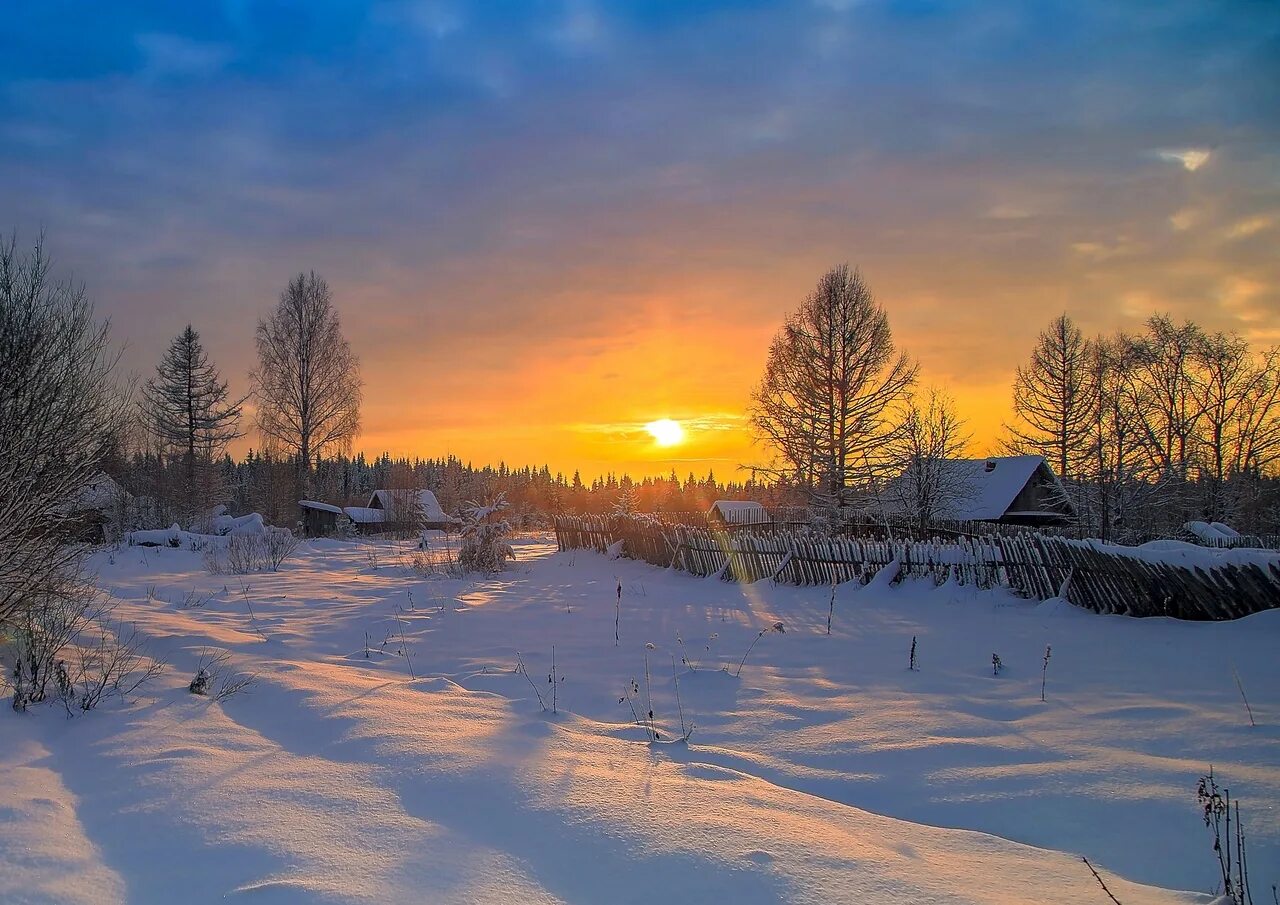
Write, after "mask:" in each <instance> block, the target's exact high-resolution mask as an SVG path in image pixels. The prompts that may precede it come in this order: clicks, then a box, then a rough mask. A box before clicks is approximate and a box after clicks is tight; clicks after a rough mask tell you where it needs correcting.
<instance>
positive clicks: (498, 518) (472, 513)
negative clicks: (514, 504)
mask: <svg viewBox="0 0 1280 905" xmlns="http://www.w3.org/2000/svg"><path fill="white" fill-rule="evenodd" d="M506 497H507V495H506V494H505V493H500V494H498V497H497V499H495V500H494V501H493V502H492V503H489V504H487V505H480V504H479V503H467V504H466V506H465V507H464V508H463V525H462V552H461V553H460V554H459V557H458V559H459V562H461V563H462V567H463V568H464V569H466V570H467V571H468V572H501V571H502V569H503V567H504V566H505V565H506V562H507V560H508V559H515V558H516V554H515V551H514V550H512V549H511V545H510V544H509V543H507V535H509V534H510V533H511V525H510V524H509V523H508V522H507V520H506V519H505V518H503V517H502V515H501V513H502V511H503V510H504V509H506V508H507V499H506Z"/></svg>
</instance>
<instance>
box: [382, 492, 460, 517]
mask: <svg viewBox="0 0 1280 905" xmlns="http://www.w3.org/2000/svg"><path fill="white" fill-rule="evenodd" d="M415 494H416V496H417V506H418V513H419V515H420V516H421V518H422V520H423V521H427V522H445V521H449V517H448V516H447V515H445V514H444V510H443V509H441V508H440V501H439V500H437V499H436V495H435V494H434V493H432V492H431V491H430V490H416V491H415V490H375V491H374V492H373V493H372V494H371V495H370V497H369V505H368V507H367V508H369V509H383V510H386V511H387V512H390V513H394V512H395V508H396V501H397V499H405V498H409V499H412V498H413V495H415Z"/></svg>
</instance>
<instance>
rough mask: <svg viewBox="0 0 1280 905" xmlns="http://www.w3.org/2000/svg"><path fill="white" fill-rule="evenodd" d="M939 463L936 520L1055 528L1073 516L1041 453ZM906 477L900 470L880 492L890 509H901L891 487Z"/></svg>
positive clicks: (895, 487)
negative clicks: (940, 476)
mask: <svg viewBox="0 0 1280 905" xmlns="http://www.w3.org/2000/svg"><path fill="white" fill-rule="evenodd" d="M943 464H944V469H943V474H944V484H945V487H944V489H943V494H942V499H941V500H940V505H939V509H938V513H937V517H938V519H939V520H941V521H955V522H994V523H997V524H1003V525H1026V526H1030V527H1054V526H1061V525H1065V524H1067V523H1069V522H1070V521H1071V520H1072V519H1074V518H1075V516H1076V511H1075V507H1074V506H1072V504H1071V501H1070V500H1069V499H1068V498H1067V494H1066V491H1065V490H1064V489H1063V487H1062V482H1061V481H1059V480H1058V476H1057V475H1056V474H1054V473H1053V469H1052V468H1050V467H1049V463H1048V462H1046V461H1045V459H1044V456H990V457H988V458H985V459H948V460H946V461H945V462H944V463H943ZM905 481H906V475H905V473H904V474H903V475H900V476H899V477H897V478H894V479H893V480H892V481H890V482H889V485H888V487H887V488H886V490H885V493H884V497H885V500H886V506H887V508H889V509H890V510H892V509H900V508H903V506H902V504H901V503H900V502H898V500H899V499H900V497H899V496H898V495H897V494H895V492H894V491H895V489H897V488H900V487H902V483H903V482H905ZM908 495H909V494H908Z"/></svg>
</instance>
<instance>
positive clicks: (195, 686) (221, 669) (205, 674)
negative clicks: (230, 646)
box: [187, 650, 257, 701]
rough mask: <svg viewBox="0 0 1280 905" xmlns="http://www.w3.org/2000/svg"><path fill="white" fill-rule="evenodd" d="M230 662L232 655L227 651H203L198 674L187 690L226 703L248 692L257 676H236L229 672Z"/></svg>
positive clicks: (197, 670) (198, 665)
mask: <svg viewBox="0 0 1280 905" xmlns="http://www.w3.org/2000/svg"><path fill="white" fill-rule="evenodd" d="M230 660H231V655H230V654H228V653H227V652H226V651H220V652H218V653H213V652H212V651H208V650H203V651H201V652H200V661H199V663H197V665H196V674H195V676H194V677H193V678H192V679H191V682H190V683H189V684H188V685H187V690H188V691H189V692H191V693H192V694H198V695H200V696H202V697H207V698H209V699H210V700H212V701H225V700H226V699H227V698H229V697H232V696H234V695H237V694H239V693H240V692H242V691H247V690H248V689H249V688H250V687H252V686H253V684H254V683H255V682H256V681H257V676H245V675H236V674H233V673H231V672H229V671H228V669H227V664H228V663H229V662H230Z"/></svg>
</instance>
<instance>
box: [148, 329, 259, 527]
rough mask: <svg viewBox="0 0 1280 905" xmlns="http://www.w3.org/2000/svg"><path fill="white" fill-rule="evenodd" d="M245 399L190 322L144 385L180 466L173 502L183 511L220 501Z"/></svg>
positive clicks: (154, 419)
mask: <svg viewBox="0 0 1280 905" xmlns="http://www.w3.org/2000/svg"><path fill="white" fill-rule="evenodd" d="M244 401H245V397H240V398H236V399H233V398H232V397H231V395H230V393H229V391H228V388H227V382H226V381H225V380H223V379H222V377H221V375H220V374H219V373H218V369H217V368H216V367H214V366H213V364H212V363H211V362H210V361H209V357H208V355H206V354H205V351H204V346H203V345H201V343H200V334H199V333H197V332H196V331H195V330H194V329H192V327H191V325H190V324H188V325H187V328H186V329H185V330H183V331H182V333H180V334H179V335H178V336H177V337H175V338H174V340H173V342H171V343H170V344H169V348H168V350H167V351H166V352H165V354H164V357H163V358H161V359H160V363H159V364H158V365H156V374H155V376H154V377H152V378H151V379H150V380H148V381H147V382H146V384H145V385H144V387H143V392H142V400H141V405H142V415H143V418H144V421H145V423H146V424H147V426H148V427H149V429H150V431H151V433H152V435H153V436H154V437H155V439H156V440H157V441H158V442H159V444H160V447H161V450H162V452H163V453H164V454H165V455H167V456H168V457H169V459H170V461H176V462H177V463H178V464H179V466H180V467H179V480H178V486H177V487H176V488H175V493H174V497H175V499H173V500H171V502H176V503H177V505H178V506H179V507H180V510H181V512H182V514H183V515H188V516H190V515H194V514H195V513H197V512H198V511H200V510H202V509H205V508H207V507H208V506H210V505H211V504H212V503H213V502H214V498H215V496H216V494H217V492H218V489H219V488H218V485H219V484H220V481H219V480H218V471H217V468H216V467H215V463H216V462H217V460H218V459H219V458H220V457H221V456H222V454H223V453H224V451H225V449H226V446H227V444H228V443H230V442H231V441H232V440H235V439H237V438H239V437H242V436H244V435H243V433H241V431H240V414H241V409H242V408H243V406H244Z"/></svg>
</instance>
